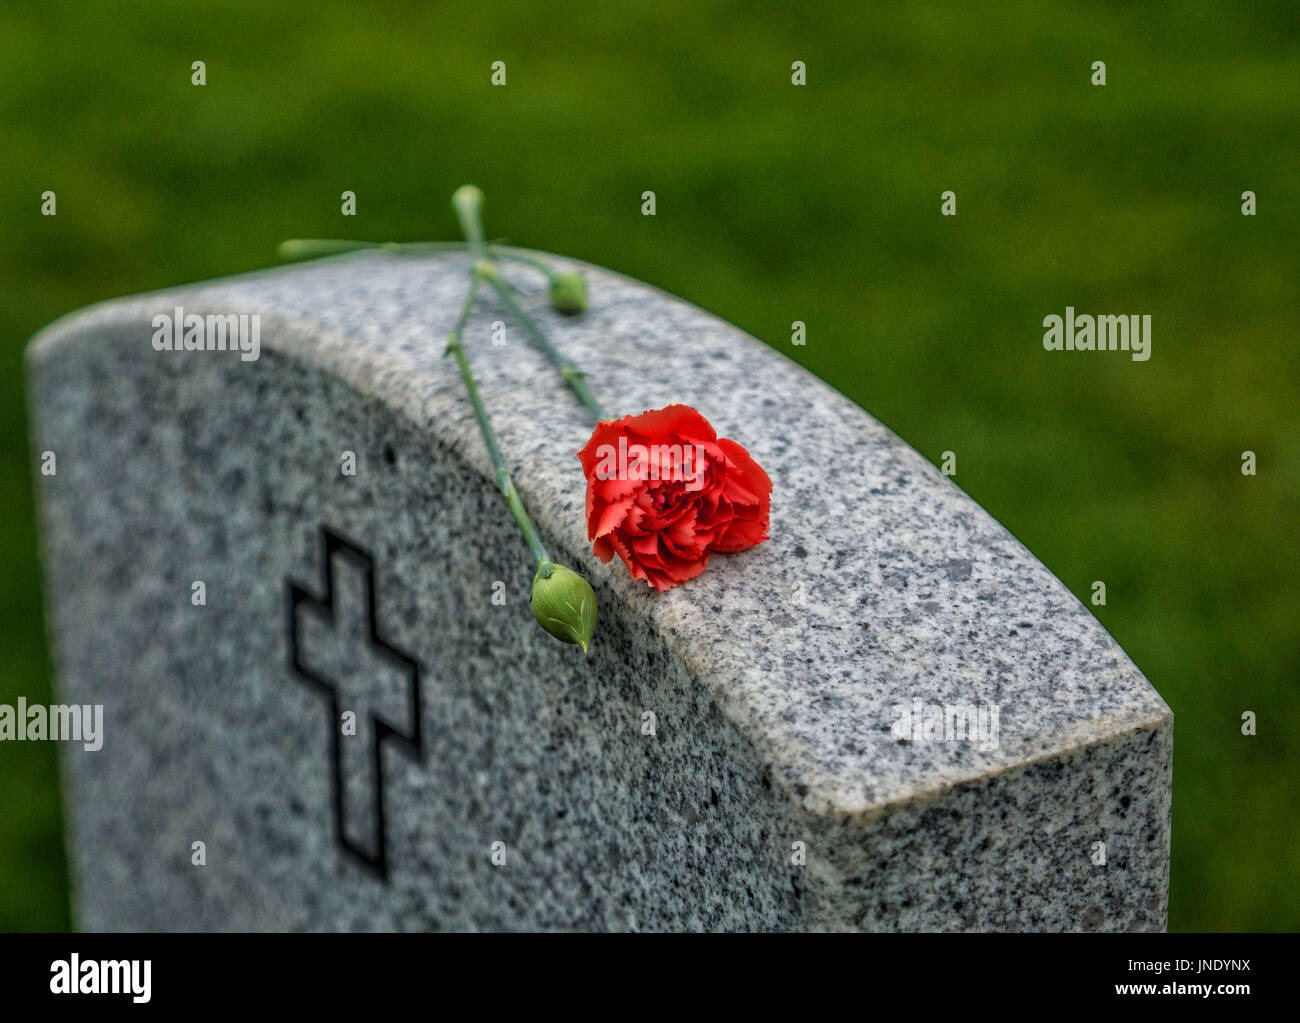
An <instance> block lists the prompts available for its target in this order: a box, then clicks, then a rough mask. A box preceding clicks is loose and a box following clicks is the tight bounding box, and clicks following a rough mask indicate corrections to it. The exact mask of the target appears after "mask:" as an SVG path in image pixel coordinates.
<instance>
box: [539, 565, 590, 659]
mask: <svg viewBox="0 0 1300 1023" xmlns="http://www.w3.org/2000/svg"><path fill="white" fill-rule="evenodd" d="M532 603H533V617H534V618H536V619H537V624H538V625H540V626H541V627H542V628H543V629H545V630H546V631H547V632H549V633H550V634H551V635H552V636H554V637H555V638H556V639H558V640H561V641H562V642H564V643H576V644H577V645H578V646H580V647H582V652H583V653H584V654H585V653H586V652H587V647H588V646H589V645H590V644H591V637H592V635H593V634H594V633H595V631H596V594H595V591H594V590H592V588H591V586H590V585H589V584H588V582H587V580H586V579H584V578H582V576H580V575H578V573H577V572H575V571H573V570H572V569H570V568H565V567H564V566H563V565H557V564H555V563H554V562H553V561H543V562H542V563H541V564H540V565H539V566H538V567H537V575H536V576H534V578H533V601H532Z"/></svg>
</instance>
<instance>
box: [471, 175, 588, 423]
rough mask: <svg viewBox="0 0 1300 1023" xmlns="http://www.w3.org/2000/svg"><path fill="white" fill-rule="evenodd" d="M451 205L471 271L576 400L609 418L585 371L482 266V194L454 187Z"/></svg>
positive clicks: (493, 269)
mask: <svg viewBox="0 0 1300 1023" xmlns="http://www.w3.org/2000/svg"><path fill="white" fill-rule="evenodd" d="M451 205H452V208H453V209H455V211H456V218H457V219H458V220H459V221H460V227H461V230H462V231H464V232H465V240H466V241H467V242H468V243H469V251H470V255H471V256H473V257H474V259H475V261H476V262H475V267H474V271H473V272H474V274H475V276H478V277H482V278H483V279H484V280H486V281H487V282H488V283H489V284H490V285H492V287H493V288H495V289H496V293H497V294H498V295H500V296H501V301H502V302H503V303H504V304H505V307H506V308H507V309H509V310H510V312H511V313H512V314H514V316H515V318H516V319H518V320H519V322H520V323H522V324H523V325H524V330H525V331H526V332H527V334H528V336H529V337H531V338H532V339H533V343H534V344H535V345H537V347H538V348H540V349H541V350H542V353H543V354H544V355H545V356H546V357H547V358H548V359H549V360H550V361H551V364H552V365H553V366H554V367H555V368H556V369H558V370H559V371H560V376H561V377H562V378H563V380H564V382H565V383H566V384H568V385H569V389H570V390H571V391H573V393H574V394H575V395H577V396H578V400H579V401H580V402H582V404H583V405H585V406H586V407H587V409H588V410H589V411H590V412H591V414H592V415H593V416H595V417H596V419H597V421H599V420H602V419H610V418H612V417H611V416H610V414H609V413H608V412H607V411H606V410H605V406H604V405H602V404H601V403H600V402H599V401H598V400H597V398H596V396H595V395H594V394H592V393H591V388H589V387H588V386H587V381H586V379H585V378H586V374H585V373H583V372H582V370H580V369H578V367H577V366H576V365H574V364H573V363H572V362H570V361H569V360H568V359H566V358H565V357H564V356H563V355H561V354H560V353H559V351H558V350H557V349H556V347H555V346H554V345H553V344H551V341H550V339H549V338H548V337H547V336H546V332H545V331H543V330H542V328H541V327H540V326H539V325H538V323H537V321H536V320H534V319H533V318H532V317H531V316H529V315H528V314H527V313H526V312H524V307H523V306H521V305H520V304H519V300H518V299H516V298H515V296H514V293H513V292H511V290H510V285H509V284H508V283H507V282H506V281H505V279H504V278H503V277H502V276H501V275H500V274H499V273H497V271H496V267H495V266H493V265H491V263H488V265H487V266H484V265H483V263H482V262H481V261H482V260H486V259H488V250H487V245H486V244H485V243H484V241H483V193H482V192H481V191H479V190H478V189H477V188H475V187H474V186H473V185H462V186H461V187H460V188H458V189H456V192H455V194H454V195H453V196H452V197H451Z"/></svg>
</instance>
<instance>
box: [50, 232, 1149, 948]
mask: <svg viewBox="0 0 1300 1023" xmlns="http://www.w3.org/2000/svg"><path fill="white" fill-rule="evenodd" d="M558 262H559V263H560V264H561V265H564V266H567V267H571V268H578V269H582V270H583V271H585V272H586V273H587V275H588V279H589V286H590V293H591V296H592V303H591V308H590V310H589V311H588V312H586V313H585V314H583V315H582V316H580V317H577V318H573V319H570V318H564V317H561V316H558V315H556V314H553V313H551V311H550V310H549V309H548V307H547V304H546V298H545V293H544V289H542V288H540V287H534V286H532V285H530V284H529V283H527V281H526V274H525V275H524V276H523V277H521V278H520V280H521V287H522V288H523V295H522V301H523V302H524V303H525V305H526V306H527V307H528V308H529V309H530V310H531V311H532V312H534V314H535V315H536V316H538V317H539V318H540V319H541V320H542V321H543V322H545V323H546V324H547V326H548V327H549V328H550V329H551V330H552V332H553V336H554V338H555V340H556V342H557V344H559V346H560V347H561V348H562V349H563V350H564V351H565V353H566V354H568V355H569V356H571V357H572V358H573V359H575V360H576V361H577V362H578V363H579V364H580V365H581V366H582V367H583V368H584V369H585V370H587V371H588V372H589V373H590V374H591V381H592V383H593V385H594V386H595V387H596V389H597V390H598V392H599V393H600V396H601V398H602V399H603V401H604V402H605V403H606V405H608V406H609V407H611V408H613V409H616V410H618V411H619V412H620V413H629V412H640V411H642V410H644V409H647V408H656V407H660V406H663V405H666V404H669V403H671V402H685V403H688V404H691V405H694V406H696V407H697V408H699V409H700V411H702V412H703V413H704V414H705V415H706V416H707V417H708V418H709V419H710V420H711V421H712V422H713V424H714V425H715V426H716V427H717V428H718V430H719V433H720V434H721V435H724V436H729V437H732V438H735V439H736V440H738V441H739V442H741V443H742V444H744V445H745V446H746V447H747V448H748V449H749V450H750V451H751V452H752V453H753V454H754V456H755V457H756V458H757V459H758V460H759V462H760V463H761V464H762V465H763V466H764V467H765V468H766V470H767V471H768V473H769V474H770V476H771V477H772V480H773V483H774V495H773V500H772V509H773V518H772V531H771V532H772V538H771V540H770V541H768V542H766V543H764V544H761V545H760V546H758V547H756V548H754V549H752V550H750V551H747V552H744V553H741V554H735V555H730V556H725V557H717V558H715V560H714V561H713V563H712V565H711V567H710V568H709V570H708V571H707V572H706V573H705V574H704V575H702V576H700V577H699V578H697V579H695V580H693V581H691V582H690V583H688V584H686V585H684V586H681V587H678V588H677V589H675V590H673V591H671V592H669V593H666V594H663V595H659V594H654V593H651V592H649V591H648V590H647V588H646V586H645V585H644V584H643V583H639V582H634V581H632V580H631V579H630V578H629V577H628V575H627V573H626V571H625V570H624V569H623V567H622V566H621V565H620V564H619V563H618V562H617V560H615V562H614V563H612V564H610V565H603V564H601V563H599V562H598V561H596V560H595V559H594V558H593V557H592V556H591V553H590V549H589V544H588V542H587V536H586V526H585V522H584V518H583V501H584V485H583V484H584V481H583V479H582V475H581V470H580V467H579V465H578V462H577V460H576V458H575V457H574V455H575V452H576V451H577V450H578V449H579V447H581V446H582V444H583V443H584V442H585V441H586V439H587V437H588V436H589V434H590V431H591V426H592V424H591V422H590V421H589V419H588V418H587V417H586V413H585V412H584V410H583V408H582V407H581V406H580V405H579V404H578V403H577V402H576V401H575V400H573V398H572V396H571V395H570V393H569V392H568V391H567V390H566V389H565V388H564V387H563V385H562V383H561V382H560V380H559V379H558V377H557V376H556V375H555V373H554V372H553V371H552V370H551V369H550V368H549V366H548V365H547V364H546V363H545V362H544V361H543V359H542V358H541V356H539V355H538V354H537V353H536V352H535V351H534V350H533V349H532V348H531V347H530V346H529V345H528V343H527V339H526V338H525V336H524V334H523V332H522V331H521V330H519V329H518V328H517V327H515V326H514V325H513V324H511V323H509V318H508V317H507V316H506V315H505V313H504V311H503V310H502V309H501V308H500V306H499V305H498V304H497V303H496V300H495V298H494V297H484V298H482V299H481V300H480V303H479V305H478V308H477V310H476V312H475V314H474V316H473V318H472V319H471V320H470V323H469V327H468V330H467V333H466V336H465V340H466V346H467V349H468V352H469V357H470V360H471V362H472V364H473V366H474V368H475V371H476V373H477V374H478V376H479V379H480V386H481V389H482V392H483V396H484V398H485V400H486V402H487V405H488V408H489V410H490V412H491V415H492V418H493V421H494V423H495V425H496V426H497V429H498V431H499V433H500V436H501V442H502V446H503V448H504V450H505V451H506V453H507V459H508V461H509V463H510V468H511V470H512V472H513V473H514V476H515V481H516V484H517V485H518V487H519V490H520V492H521V494H522V495H523V498H524V500H525V502H526V504H527V505H528V507H529V508H530V509H531V511H532V513H533V515H534V517H535V518H536V520H537V522H538V525H539V528H540V530H541V532H542V534H543V536H544V538H545V540H546V541H547V543H548V544H549V545H550V546H551V548H552V549H553V551H554V552H555V553H556V554H557V556H558V558H559V559H560V560H562V561H564V562H565V563H567V564H569V565H572V566H574V567H577V568H579V570H581V571H582V572H583V573H584V574H585V575H586V576H587V577H588V578H589V579H590V580H591V582H592V584H593V586H594V587H595V589H596V593H597V596H598V599H599V603H600V624H599V627H598V631H597V635H596V639H595V642H594V645H593V648H592V652H591V654H590V656H587V657H584V656H583V655H582V654H581V652H580V651H579V650H578V649H577V648H576V647H573V646H566V645H561V644H560V643H557V642H556V641H554V640H553V639H551V638H550V637H548V636H547V635H545V634H544V633H543V632H542V631H541V630H540V629H539V628H538V627H537V626H536V625H535V624H534V623H533V621H532V620H531V617H530V612H529V607H528V593H529V584H530V582H531V575H532V573H531V565H530V563H529V560H528V557H527V552H526V550H525V548H524V546H523V544H522V543H521V541H520V539H519V536H518V533H517V531H516V529H515V526H514V524H513V522H512V520H511V518H510V516H509V513H508V511H507V509H506V508H505V506H504V504H503V503H502V501H501V500H500V497H499V495H498V494H497V492H496V491H495V489H494V488H493V486H492V482H491V472H490V467H489V463H488V459H487V455H486V452H485V450H484V447H483V443H482V440H481V438H480V437H479V434H478V430H477V426H476V424H475V421H474V418H473V415H472V413H471V410H470V407H469V404H468V403H467V402H466V400H465V397H464V393H463V390H462V385H461V380H460V378H459V376H458V375H457V373H456V370H455V366H454V364H453V362H452V361H451V360H449V359H445V358H443V347H444V343H445V336H446V333H447V331H448V330H449V329H450V327H451V325H452V322H453V320H454V318H455V315H456V312H457V310H458V308H459V305H460V301H461V298H462V295H463V292H464V288H465V284H466V269H467V260H466V258H465V257H463V256H461V255H456V254H449V255H440V256H436V257H429V258H412V257H409V256H391V255H383V254H357V255H351V256H345V257H340V258H336V259H330V260H325V261H320V262H315V263H307V264H301V265H296V266H292V267H287V268H282V269H276V270H271V271H266V272H260V273H255V274H249V275H245V276H240V277H235V278H230V279H227V280H222V281H216V282H210V283H205V284H199V285H194V286H191V287H186V288H181V289H177V290H174V291H169V292H165V293H159V294H153V295H146V296H142V297H133V298H128V299H122V300H118V301H113V302H109V303H106V304H103V305H100V306H96V307H93V308H90V309H88V310H84V311H81V312H79V313H76V314H73V315H71V316H69V317H66V318H64V319H63V320H60V321H59V322H57V323H56V324H54V325H52V326H51V327H49V328H47V329H46V330H45V331H44V332H42V333H41V334H40V335H38V337H37V338H36V339H35V340H34V342H33V343H32V345H31V348H30V350H29V356H28V362H29V374H30V388H31V407H32V415H33V436H34V443H35V448H36V450H35V453H34V456H35V458H36V459H37V460H38V461H39V460H40V459H41V458H42V457H43V456H44V455H45V453H46V452H49V453H52V455H53V456H54V460H55V461H54V465H56V466H57V468H56V471H54V472H53V474H48V475H47V474H45V473H42V472H38V474H37V477H36V478H37V480H38V486H39V488H40V499H41V505H42V517H43V534H44V545H45V565H46V591H47V594H46V599H47V604H48V616H49V622H50V635H51V640H52V643H53V646H54V651H55V659H56V669H57V676H58V677H57V692H58V694H59V695H58V696H57V697H56V698H57V699H59V700H61V701H63V702H65V703H69V704H71V703H76V704H89V705H94V704H102V705H103V708H104V726H103V745H102V748H101V749H99V750H98V751H90V750H87V749H84V748H83V747H82V746H81V745H78V744H73V743H69V744H64V747H63V764H64V778H65V790H66V807H67V817H68V826H69V852H70V862H71V867H72V872H73V878H74V913H75V918H76V921H77V923H78V924H79V925H80V926H81V927H83V928H87V929H128V930H129V929H181V930H191V929H197V930H209V929H213V930H216V929H223V930H232V929H245V928H248V929H281V930H299V929H302V930H307V929H310V930H334V929H348V930H352V929H383V930H387V929H533V928H538V929H610V930H632V929H691V930H704V929H747V930H748V929H788V930H819V929H865V930H902V929H927V930H962V929H1018V930H1112V929H1115V930H1118V929H1140V930H1157V929H1162V928H1163V927H1164V925H1165V916H1166V889H1167V881H1168V864H1169V813H1170V784H1171V768H1170V765H1171V756H1172V752H1171V750H1172V717H1171V714H1170V712H1169V709H1168V708H1167V707H1166V705H1165V704H1164V702H1163V701H1162V700H1161V699H1160V697H1159V696H1158V695H1157V694H1156V692H1155V691H1154V690H1153V689H1152V688H1151V686H1150V685H1149V684H1148V683H1147V681H1146V680H1145V679H1144V678H1143V677H1142V675H1141V674H1140V672H1139V671H1138V670H1137V669H1136V668H1135V667H1134V665H1133V664H1132V663H1131V662H1130V661H1129V659H1128V658H1127V657H1126V656H1125V654H1124V653H1123V651H1122V650H1120V648H1119V647H1118V646H1117V645H1116V644H1115V642H1114V641H1113V640H1112V639H1111V638H1110V637H1109V636H1108V635H1107V634H1106V632H1105V631H1104V630H1103V629H1102V628H1101V626H1100V625H1099V624H1098V622H1097V621H1096V620H1095V619H1094V618H1093V617H1092V616H1091V615H1090V614H1089V612H1088V611H1087V610H1086V609H1085V608H1084V607H1083V606H1082V605H1081V604H1080V603H1079V601H1078V600H1076V599H1075V597H1074V596H1072V595H1071V594H1070V593H1069V592H1068V591H1067V589H1066V588H1065V587H1064V586H1063V585H1062V584H1061V583H1060V582H1059V581H1058V580H1057V579H1056V578H1054V577H1053V576H1052V575H1051V573H1050V572H1048V571H1047V570H1046V569H1045V568H1044V567H1043V566H1042V565H1041V564H1040V563H1039V562H1038V561H1037V560H1036V559H1035V558H1034V557H1033V556H1032V555H1031V554H1030V553H1029V552H1028V551H1027V550H1026V549H1025V548H1024V547H1023V546H1022V545H1021V544H1019V543H1018V542H1017V541H1016V540H1015V539H1014V538H1013V537H1012V536H1011V535H1010V534H1009V533H1008V532H1007V531H1006V530H1005V529H1003V528H1002V527H1001V526H999V525H998V524H997V523H996V522H995V521H993V519H992V518H991V517H990V516H989V515H988V514H987V513H985V512H984V511H983V510H982V509H981V508H980V507H978V506H977V505H976V504H975V503H974V502H972V501H971V500H970V499H969V498H968V497H966V496H965V495H964V494H963V493H962V492H961V491H960V490H959V489H958V488H957V487H956V486H955V485H954V483H953V481H951V480H950V479H948V478H946V477H945V476H944V475H942V474H941V473H940V472H939V471H938V470H937V469H936V468H935V467H934V466H933V465H931V464H930V463H929V462H928V461H927V460H926V459H925V458H923V457H922V456H921V455H919V454H918V453H917V452H915V451H913V450H912V449H911V448H909V447H908V446H907V445H906V444H904V443H903V442H901V441H900V440H899V439H898V437H896V436H895V435H894V434H892V433H891V432H890V431H889V430H888V429H886V428H885V427H883V426H882V425H881V424H879V423H878V422H876V421H875V420H874V419H872V418H871V417H870V416H869V415H867V414H866V413H864V412H863V411H862V410H861V409H860V408H859V407H857V406H856V405H854V404H853V403H852V402H851V401H849V400H848V399H846V398H844V397H843V396H841V395H840V394H838V393H837V392H835V391H834V390H832V389H831V388H829V387H828V386H826V385H825V384H824V383H822V382H821V381H820V380H818V379H816V378H815V377H813V376H812V375H810V374H809V373H807V372H806V371H804V370H803V369H801V368H800V367H799V366H797V365H796V364H795V363H793V362H792V361H790V360H788V359H786V358H785V357H783V356H782V355H781V354H779V353H778V352H777V351H775V350H774V349H772V348H770V347H767V346H765V345H763V344H761V343H759V342H757V341H755V340H754V339H752V338H750V337H748V336H746V335H745V334H743V333H742V332H741V331H739V330H737V329H736V328H734V327H731V326H729V325H728V324H726V323H724V322H722V321H720V320H718V319H717V318H715V317H713V316H711V315H709V314H708V313H705V312H703V311H701V310H700V309H698V308H696V307H693V306H691V305H689V304H687V303H685V302H682V301H680V300H677V299H674V298H672V297H670V296H668V295H665V294H663V293H662V292H659V291H657V290H655V289H653V288H651V287H648V286H646V285H644V284H640V283H637V282H635V281H632V280H629V279H627V278H625V277H622V276H619V275H617V274H615V273H612V272H609V271H605V270H602V269H599V268H596V267H591V266H585V265H581V264H577V263H572V262H570V261H564V260H558ZM191 316H199V317H203V318H204V324H205V330H206V331H208V334H205V335H204V336H205V337H210V334H211V331H212V329H213V327H212V324H211V323H210V322H209V321H208V319H207V318H208V317H212V318H213V321H212V323H216V324H217V326H218V327H219V328H220V329H222V330H225V331H226V332H227V333H228V335H229V340H230V344H228V345H227V346H226V350H207V349H206V348H204V349H201V350H186V346H185V344H184V343H183V339H182V338H181V336H180V329H179V327H177V326H176V323H177V322H179V323H180V324H182V325H183V324H184V323H185V322H186V318H187V317H191ZM241 316H242V317H245V319H243V320H240V319H239V317H241ZM232 317H233V319H232ZM497 321H504V322H506V323H507V326H506V330H505V334H504V337H502V335H501V334H500V332H499V330H498V331H494V324H495V323H496V322H497ZM160 324H161V325H162V326H160ZM241 328H242V333H240V331H241ZM254 329H256V330H257V338H256V343H255V344H253V343H252V339H251V337H250V335H251V332H252V331H253V330H254ZM160 332H161V333H160ZM173 335H175V338H174V339H175V340H176V342H177V343H176V344H175V345H172V344H171V343H170V341H169V338H172V336H173ZM236 337H238V338H240V340H241V341H242V342H243V343H244V347H243V348H242V349H241V348H240V347H239V346H238V345H234V344H233V339H234V338H236ZM498 342H504V343H498ZM210 343H211V342H210V341H209V344H210ZM232 347H233V350H231V349H232ZM176 349H179V350H176ZM254 355H255V357H254ZM349 459H350V462H349ZM349 466H350V468H351V471H350V472H349ZM199 584H201V585H199ZM349 715H351V717H349ZM345 721H350V722H351V725H352V730H351V731H347V730H346V727H345V724H344V722H345ZM353 732H354V733H355V734H353Z"/></svg>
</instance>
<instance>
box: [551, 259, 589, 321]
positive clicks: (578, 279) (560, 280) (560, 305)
mask: <svg viewBox="0 0 1300 1023" xmlns="http://www.w3.org/2000/svg"><path fill="white" fill-rule="evenodd" d="M551 305H553V306H555V308H556V309H558V310H559V311H560V312H562V313H569V314H573V313H580V312H582V311H583V310H584V309H586V308H587V279H586V278H585V277H583V276H582V274H580V273H574V272H573V271H571V270H562V271H560V272H559V273H557V274H556V275H555V276H554V277H552V278H551Z"/></svg>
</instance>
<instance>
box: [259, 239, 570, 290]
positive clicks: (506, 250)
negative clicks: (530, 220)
mask: <svg viewBox="0 0 1300 1023" xmlns="http://www.w3.org/2000/svg"><path fill="white" fill-rule="evenodd" d="M363 249H380V250H382V251H384V252H387V253H389V254H390V255H394V256H407V255H411V256H415V255H420V254H421V253H425V252H466V251H468V250H469V243H468V242H361V241H348V240H346V239H343V238H290V239H288V240H287V241H282V242H281V243H280V244H279V246H278V248H277V249H276V254H277V255H278V256H279V257H280V258H281V259H285V260H289V259H319V258H320V257H322V256H337V255H340V254H341V253H344V252H359V251H361V250H363ZM487 253H488V256H489V257H491V258H492V259H496V260H500V261H502V262H511V263H524V264H527V265H528V266H531V267H532V268H533V269H534V270H537V271H539V272H540V273H543V274H545V275H546V279H547V280H548V281H550V280H554V278H555V271H554V270H552V269H551V268H550V267H549V266H547V265H546V264H545V263H544V262H542V261H541V260H540V259H538V258H537V257H536V256H530V255H528V250H527V249H519V248H515V247H513V246H510V245H501V244H498V243H497V242H489V243H488V244H487Z"/></svg>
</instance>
